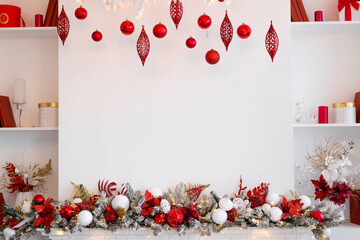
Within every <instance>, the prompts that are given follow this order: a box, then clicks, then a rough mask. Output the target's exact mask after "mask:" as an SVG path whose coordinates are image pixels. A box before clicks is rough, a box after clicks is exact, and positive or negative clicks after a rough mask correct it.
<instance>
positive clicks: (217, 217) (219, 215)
mask: <svg viewBox="0 0 360 240" xmlns="http://www.w3.org/2000/svg"><path fill="white" fill-rule="evenodd" d="M212 219H213V221H214V223H216V224H223V223H225V222H226V219H227V213H226V212H225V211H224V210H222V209H219V208H218V209H216V210H215V211H214V212H213V213H212Z"/></svg>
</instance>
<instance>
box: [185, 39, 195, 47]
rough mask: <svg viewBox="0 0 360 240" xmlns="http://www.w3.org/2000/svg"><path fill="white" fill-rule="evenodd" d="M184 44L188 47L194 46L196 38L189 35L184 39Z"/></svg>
mask: <svg viewBox="0 0 360 240" xmlns="http://www.w3.org/2000/svg"><path fill="white" fill-rule="evenodd" d="M186 46H187V47H188V48H194V47H195V46H196V40H195V38H193V37H192V36H190V37H189V38H188V39H187V40H186Z"/></svg>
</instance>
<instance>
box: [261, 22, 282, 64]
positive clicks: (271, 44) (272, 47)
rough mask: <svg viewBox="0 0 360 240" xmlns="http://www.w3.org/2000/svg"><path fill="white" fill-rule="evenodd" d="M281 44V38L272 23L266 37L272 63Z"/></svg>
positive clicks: (266, 45)
mask: <svg viewBox="0 0 360 240" xmlns="http://www.w3.org/2000/svg"><path fill="white" fill-rule="evenodd" d="M279 44H280V41H279V36H278V35H277V33H276V31H275V29H274V27H273V25H272V21H271V24H270V28H269V31H268V32H267V34H266V37H265V47H266V50H267V52H268V53H269V55H270V57H271V61H272V62H273V61H274V57H275V54H276V52H277V50H278V48H279Z"/></svg>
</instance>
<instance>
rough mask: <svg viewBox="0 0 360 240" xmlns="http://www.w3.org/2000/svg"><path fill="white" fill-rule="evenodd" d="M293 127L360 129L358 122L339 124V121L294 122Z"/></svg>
mask: <svg viewBox="0 0 360 240" xmlns="http://www.w3.org/2000/svg"><path fill="white" fill-rule="evenodd" d="M293 127H294V128H358V129H360V123H358V124H340V123H329V124H306V123H304V124H294V125H293Z"/></svg>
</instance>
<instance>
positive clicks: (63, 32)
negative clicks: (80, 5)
mask: <svg viewBox="0 0 360 240" xmlns="http://www.w3.org/2000/svg"><path fill="white" fill-rule="evenodd" d="M57 31H58V34H59V37H60V39H61V41H62V44H63V45H64V44H65V40H66V38H67V36H68V35H69V31H70V22H69V18H68V17H67V15H66V13H65V10H64V5H63V6H62V9H61V13H60V15H59V18H58V24H57Z"/></svg>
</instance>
